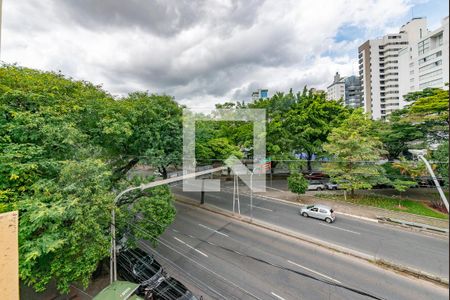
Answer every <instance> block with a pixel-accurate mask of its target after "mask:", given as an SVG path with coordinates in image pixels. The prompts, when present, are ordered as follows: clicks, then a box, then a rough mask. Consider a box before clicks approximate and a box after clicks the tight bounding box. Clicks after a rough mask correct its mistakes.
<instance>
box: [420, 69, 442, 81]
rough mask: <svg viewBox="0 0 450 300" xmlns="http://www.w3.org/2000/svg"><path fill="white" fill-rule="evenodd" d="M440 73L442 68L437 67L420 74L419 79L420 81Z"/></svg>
mask: <svg viewBox="0 0 450 300" xmlns="http://www.w3.org/2000/svg"><path fill="white" fill-rule="evenodd" d="M441 74H442V69H439V70H436V71H432V72H429V73H426V74H423V75H420V77H419V80H420V81H422V80H426V79H430V78H432V77H434V76H437V75H441Z"/></svg>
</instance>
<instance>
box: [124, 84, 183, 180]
mask: <svg viewBox="0 0 450 300" xmlns="http://www.w3.org/2000/svg"><path fill="white" fill-rule="evenodd" d="M118 105H119V106H121V111H122V114H123V117H122V116H121V117H122V118H124V119H125V120H128V122H130V127H131V128H132V132H131V134H130V135H129V136H128V138H127V139H126V141H125V145H124V146H122V147H120V149H118V151H119V153H121V156H120V158H121V159H120V160H118V161H117V162H116V163H117V166H118V168H117V171H116V174H117V175H119V177H118V178H120V176H122V175H123V174H125V173H126V172H128V171H129V170H130V169H131V168H132V167H133V166H135V165H136V164H137V163H139V162H142V163H145V164H148V165H151V166H153V167H155V168H158V170H159V171H160V173H161V174H162V175H163V178H167V167H168V166H170V165H179V164H181V155H182V151H183V150H182V138H183V136H182V122H181V118H182V108H181V107H180V106H179V105H178V104H177V103H176V102H175V100H174V99H173V98H172V97H169V96H165V95H163V96H160V95H154V94H148V93H146V92H135V93H131V94H130V95H129V96H128V97H126V98H124V99H121V100H120V101H118ZM119 124H120V123H119ZM118 137H119V138H121V137H120V136H118ZM119 145H120V144H119ZM115 152H116V153H117V150H116V151H115Z"/></svg>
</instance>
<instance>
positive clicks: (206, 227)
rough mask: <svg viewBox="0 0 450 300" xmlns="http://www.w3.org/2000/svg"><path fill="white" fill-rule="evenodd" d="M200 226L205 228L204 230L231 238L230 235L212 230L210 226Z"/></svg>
mask: <svg viewBox="0 0 450 300" xmlns="http://www.w3.org/2000/svg"><path fill="white" fill-rule="evenodd" d="M198 226H200V227H203V228H205V229H208V230H211V231H214V232H215V233H217V234H220V235H223V236H226V237H230V236H229V235H228V234H225V233H223V232H220V231H218V230H215V229H212V228H210V227H208V226H206V225H203V224H198Z"/></svg>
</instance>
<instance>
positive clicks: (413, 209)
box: [314, 193, 448, 219]
mask: <svg viewBox="0 0 450 300" xmlns="http://www.w3.org/2000/svg"><path fill="white" fill-rule="evenodd" d="M314 196H316V197H319V198H324V199H329V200H335V201H345V202H348V203H352V204H358V205H367V206H373V207H378V208H383V209H388V210H392V211H400V212H406V213H411V214H415V215H421V216H426V217H433V218H439V219H448V214H446V213H442V212H440V211H438V210H435V209H433V208H431V207H430V206H429V205H427V203H426V202H424V201H417V200H411V199H405V198H401V197H395V198H394V197H388V196H384V195H376V194H357V195H355V196H354V197H344V196H343V195H342V194H335V193H317V194H315V195H314Z"/></svg>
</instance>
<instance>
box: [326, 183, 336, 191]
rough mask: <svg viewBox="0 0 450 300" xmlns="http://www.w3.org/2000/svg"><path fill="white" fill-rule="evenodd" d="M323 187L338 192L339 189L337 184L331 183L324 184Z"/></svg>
mask: <svg viewBox="0 0 450 300" xmlns="http://www.w3.org/2000/svg"><path fill="white" fill-rule="evenodd" d="M325 187H326V188H327V190H338V189H339V184H337V183H332V182H327V183H325Z"/></svg>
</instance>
